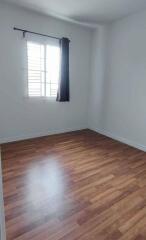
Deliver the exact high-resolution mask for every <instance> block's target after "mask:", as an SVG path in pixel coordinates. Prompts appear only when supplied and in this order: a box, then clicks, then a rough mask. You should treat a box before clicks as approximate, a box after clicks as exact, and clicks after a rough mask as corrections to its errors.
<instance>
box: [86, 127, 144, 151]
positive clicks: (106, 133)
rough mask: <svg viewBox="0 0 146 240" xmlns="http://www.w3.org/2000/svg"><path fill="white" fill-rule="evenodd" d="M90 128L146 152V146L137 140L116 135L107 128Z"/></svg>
mask: <svg viewBox="0 0 146 240" xmlns="http://www.w3.org/2000/svg"><path fill="white" fill-rule="evenodd" d="M90 129H91V130H92V131H95V132H97V133H99V134H102V135H104V136H107V137H109V138H112V139H114V140H117V141H119V142H122V143H125V144H127V145H129V146H131V147H134V148H137V149H139V150H141V151H144V152H146V146H144V145H141V144H138V143H137V142H135V141H132V140H129V139H126V138H123V137H119V136H116V135H114V134H112V133H110V132H108V131H106V130H101V129H97V128H90Z"/></svg>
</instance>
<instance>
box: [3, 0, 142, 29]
mask: <svg viewBox="0 0 146 240" xmlns="http://www.w3.org/2000/svg"><path fill="white" fill-rule="evenodd" d="M0 1H3V2H9V3H15V4H17V5H19V6H23V7H26V8H28V9H33V10H36V11H37V12H41V13H44V14H48V15H53V16H55V17H61V18H64V19H68V20H73V21H78V22H80V23H87V24H91V25H92V24H93V25H94V24H98V23H105V22H109V21H113V20H116V19H120V18H123V17H124V16H127V15H129V14H132V13H135V12H138V11H140V10H142V9H143V8H146V0H0Z"/></svg>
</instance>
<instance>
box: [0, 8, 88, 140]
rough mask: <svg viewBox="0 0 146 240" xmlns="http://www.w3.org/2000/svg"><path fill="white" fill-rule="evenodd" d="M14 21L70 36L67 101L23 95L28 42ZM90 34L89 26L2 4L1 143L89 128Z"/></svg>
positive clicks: (20, 24) (34, 29) (0, 31)
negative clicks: (68, 92)
mask: <svg viewBox="0 0 146 240" xmlns="http://www.w3.org/2000/svg"><path fill="white" fill-rule="evenodd" d="M14 26H17V27H20V28H26V29H28V30H32V31H36V32H41V33H45V34H49V35H54V36H58V37H63V36H65V37H68V38H70V40H71V43H70V91H71V101H70V102H69V103H57V102H56V101H55V100H54V101H49V100H42V99H33V100H32V99H28V98H26V97H25V86H26V81H27V79H25V77H24V41H23V40H22V35H21V33H19V32H16V31H13V27H14ZM91 38H92V30H90V29H89V28H85V27H82V26H78V25H75V24H71V23H67V22H65V21H61V20H57V19H55V18H51V17H45V16H43V15H38V14H36V13H33V12H31V11H25V10H23V9H19V8H14V7H10V6H7V5H2V4H1V5H0V143H2V142H7V141H13V140H16V139H24V138H29V137H36V136H41V135H48V134H50V133H58V132H64V131H71V130H77V129H82V128H86V127H87V103H88V82H89V78H90V45H91Z"/></svg>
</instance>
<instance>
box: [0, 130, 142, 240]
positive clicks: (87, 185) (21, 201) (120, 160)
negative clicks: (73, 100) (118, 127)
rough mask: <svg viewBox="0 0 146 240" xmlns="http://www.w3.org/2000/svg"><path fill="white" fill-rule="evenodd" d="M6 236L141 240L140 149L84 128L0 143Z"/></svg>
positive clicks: (22, 239)
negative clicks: (0, 149)
mask: <svg viewBox="0 0 146 240" xmlns="http://www.w3.org/2000/svg"><path fill="white" fill-rule="evenodd" d="M2 165H3V182H4V201H5V212H6V230H7V240H32V239H33V240H118V239H119V240H146V153H144V152H142V151H139V150H136V149H134V148H131V147H128V146H127V145H124V144H122V143H119V142H116V141H114V140H111V139H109V138H107V137H104V136H101V135H98V134H96V133H94V132H92V131H89V130H84V131H77V132H72V133H67V134H60V135H56V136H49V137H44V138H38V139H32V140H28V141H21V142H17V143H11V144H6V145H3V146H2Z"/></svg>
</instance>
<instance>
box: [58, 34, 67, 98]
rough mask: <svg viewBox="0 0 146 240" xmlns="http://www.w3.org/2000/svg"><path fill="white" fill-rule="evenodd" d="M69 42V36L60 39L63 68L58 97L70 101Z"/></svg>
mask: <svg viewBox="0 0 146 240" xmlns="http://www.w3.org/2000/svg"><path fill="white" fill-rule="evenodd" d="M69 42H70V40H69V39H68V38H62V39H60V49H61V69H60V81H59V86H58V93H57V99H56V101H58V102H69V100H70V93H69Z"/></svg>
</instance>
